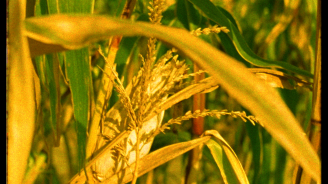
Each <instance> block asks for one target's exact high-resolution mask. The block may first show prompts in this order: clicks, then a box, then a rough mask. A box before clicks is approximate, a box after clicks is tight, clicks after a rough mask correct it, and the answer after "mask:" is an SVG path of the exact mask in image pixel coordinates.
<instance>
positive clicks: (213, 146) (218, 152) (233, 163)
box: [204, 130, 249, 184]
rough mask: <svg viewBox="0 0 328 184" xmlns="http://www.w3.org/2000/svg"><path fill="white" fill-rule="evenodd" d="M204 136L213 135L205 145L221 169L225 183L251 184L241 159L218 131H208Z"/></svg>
mask: <svg viewBox="0 0 328 184" xmlns="http://www.w3.org/2000/svg"><path fill="white" fill-rule="evenodd" d="M204 135H212V136H213V137H212V139H210V140H209V141H207V142H206V143H205V144H206V146H207V147H208V148H209V149H210V151H211V153H212V156H213V158H214V160H215V162H216V164H217V166H218V167H219V169H220V172H221V175H222V178H223V181H224V183H226V184H229V183H245V184H246V183H249V182H248V179H247V176H246V174H245V171H244V169H243V167H242V165H241V163H240V162H239V159H238V157H237V155H236V154H235V152H234V151H233V149H232V148H231V147H230V146H229V144H228V143H227V142H226V141H225V140H224V139H223V137H222V136H221V135H220V134H219V133H218V132H217V131H216V130H208V131H206V132H205V133H204Z"/></svg>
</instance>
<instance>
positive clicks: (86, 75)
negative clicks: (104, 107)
mask: <svg viewBox="0 0 328 184" xmlns="http://www.w3.org/2000/svg"><path fill="white" fill-rule="evenodd" d="M64 55H65V59H66V61H65V68H66V71H67V78H68V80H69V86H70V89H71V94H72V101H73V109H74V117H75V128H76V131H77V139H78V155H79V164H80V165H79V169H80V168H81V167H82V165H83V163H84V158H85V144H86V127H87V124H88V112H89V97H90V95H89V87H90V85H91V73H90V66H89V53H88V49H87V48H84V49H79V50H74V51H67V52H65V54H64Z"/></svg>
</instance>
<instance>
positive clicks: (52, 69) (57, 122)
mask: <svg viewBox="0 0 328 184" xmlns="http://www.w3.org/2000/svg"><path fill="white" fill-rule="evenodd" d="M45 66H46V70H45V71H46V74H47V87H48V89H49V97H50V114H51V127H52V131H53V132H54V143H55V146H59V142H60V141H59V139H60V133H61V130H60V128H61V127H62V126H61V118H60V113H61V104H60V86H59V75H60V73H59V60H58V57H57V54H47V55H46V62H45Z"/></svg>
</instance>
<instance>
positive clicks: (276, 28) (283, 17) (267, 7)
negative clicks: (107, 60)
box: [26, 0, 317, 184]
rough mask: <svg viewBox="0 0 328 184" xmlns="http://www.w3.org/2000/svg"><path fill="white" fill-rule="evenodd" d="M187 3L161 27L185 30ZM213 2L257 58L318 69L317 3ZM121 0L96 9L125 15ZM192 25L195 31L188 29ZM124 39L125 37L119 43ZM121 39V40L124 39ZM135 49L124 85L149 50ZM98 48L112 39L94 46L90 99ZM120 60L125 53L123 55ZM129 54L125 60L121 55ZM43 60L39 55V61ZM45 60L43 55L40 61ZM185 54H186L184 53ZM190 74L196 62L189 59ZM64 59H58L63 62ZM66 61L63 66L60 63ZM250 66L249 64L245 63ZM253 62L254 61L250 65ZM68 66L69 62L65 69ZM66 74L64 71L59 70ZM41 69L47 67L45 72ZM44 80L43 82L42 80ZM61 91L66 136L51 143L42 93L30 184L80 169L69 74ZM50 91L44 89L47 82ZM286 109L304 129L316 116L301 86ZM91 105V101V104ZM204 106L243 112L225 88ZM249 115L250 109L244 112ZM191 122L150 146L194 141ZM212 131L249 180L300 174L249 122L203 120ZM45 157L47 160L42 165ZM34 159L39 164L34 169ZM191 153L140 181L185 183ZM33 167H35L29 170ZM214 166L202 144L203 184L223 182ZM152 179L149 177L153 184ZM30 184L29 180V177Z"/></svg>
mask: <svg viewBox="0 0 328 184" xmlns="http://www.w3.org/2000/svg"><path fill="white" fill-rule="evenodd" d="M46 2H47V1H46V0H36V14H37V15H38V14H39V15H43V14H47V13H49V12H41V10H42V6H46V5H45V3H46ZM186 2H187V1H184V0H166V5H167V9H166V11H164V13H163V16H164V17H163V21H162V24H164V25H169V26H174V27H180V28H183V27H185V25H183V22H181V20H182V19H183V16H182V17H181V15H179V13H180V12H181V9H179V6H180V5H179V3H182V4H183V3H186ZM212 2H213V3H214V4H215V5H217V6H221V7H222V8H224V9H225V10H227V11H228V12H229V13H230V14H231V15H232V16H233V18H234V19H235V20H236V23H237V25H238V28H239V30H240V31H241V33H242V35H243V37H244V38H245V40H246V42H247V44H248V45H249V47H250V48H251V49H252V50H253V51H254V52H255V53H256V54H257V55H258V56H260V57H262V58H264V59H269V60H278V61H285V62H288V63H291V64H293V65H295V66H297V67H299V68H301V69H304V70H307V71H311V73H313V71H314V68H313V66H314V60H315V37H316V35H315V33H316V7H317V5H316V1H311V0H213V1H212ZM124 3H125V1H124V0H96V1H95V10H94V13H95V14H105V15H109V16H116V17H119V16H120V13H121V12H120V10H122V8H123V6H124ZM147 6H148V2H147V1H140V0H139V1H137V3H136V7H135V10H134V13H132V16H131V19H133V20H142V21H147V16H146V15H147V13H148V9H147ZM197 17H198V18H199V19H200V20H199V21H198V25H195V26H196V27H202V28H204V27H207V26H208V24H209V21H208V20H205V19H204V18H202V17H201V15H196V18H197ZM191 29H192V28H190V30H191ZM201 38H202V39H204V40H206V41H208V42H210V43H211V44H212V45H214V46H215V47H217V48H218V49H220V50H223V51H224V48H223V46H222V43H221V41H220V39H218V38H217V37H215V36H213V35H208V36H202V37H201ZM122 42H123V40H122ZM122 42H121V44H122ZM126 42H128V43H130V47H129V48H131V49H130V50H129V51H127V52H128V54H127V56H129V59H128V61H127V62H126V60H122V61H118V60H117V61H118V63H117V70H118V73H119V75H120V76H121V77H124V84H125V85H127V83H128V82H129V81H131V79H132V77H133V75H134V74H136V72H137V71H138V70H139V68H140V65H141V61H140V58H139V57H138V55H139V53H140V54H142V55H145V52H146V45H147V39H146V38H144V37H141V38H135V39H134V40H132V41H131V40H130V41H126ZM99 46H100V47H101V48H102V50H103V51H104V53H108V41H101V42H98V43H97V44H94V45H92V46H91V47H90V49H89V50H90V58H91V68H92V70H91V71H92V73H91V75H92V80H93V91H94V94H93V98H94V99H96V97H97V91H98V89H99V85H100V80H101V75H102V72H101V70H100V69H99V68H98V67H97V65H98V66H100V67H103V66H104V60H103V58H102V57H100V55H99V53H98V51H97V49H98V47H99ZM157 48H158V54H157V56H158V57H160V56H161V55H162V54H163V53H165V51H166V50H167V49H168V48H166V46H164V45H163V44H161V43H159V44H158V45H157ZM122 57H123V56H122ZM123 58H124V57H123ZM36 59H38V58H36ZM39 59H40V58H39ZM182 59H183V58H182ZM186 60H187V63H189V64H190V68H191V70H190V71H192V68H193V65H192V62H191V61H189V60H188V59H186ZM59 61H60V62H62V60H61V59H59ZM61 65H63V63H61ZM248 66H249V65H248ZM249 67H252V66H249ZM62 68H63V69H65V67H64V66H63V67H62ZM61 72H62V74H63V75H61V76H65V71H61ZM40 73H43V72H40ZM40 79H41V81H43V82H46V77H45V76H40ZM44 85H45V84H44ZM60 86H61V88H60V93H61V104H62V110H63V113H62V122H63V125H62V133H63V134H62V136H61V139H60V140H61V142H60V146H59V147H53V146H51V145H52V144H54V143H53V142H52V140H53V138H52V137H51V134H50V133H49V132H50V131H51V127H47V126H44V125H48V124H47V123H41V122H47V121H50V118H51V116H50V105H49V104H50V103H49V97H48V96H49V92H47V91H46V90H44V91H42V106H43V107H45V108H43V110H42V112H41V113H39V116H40V117H39V119H38V120H39V121H38V122H39V123H38V124H37V128H36V129H35V131H36V133H35V138H34V143H33V147H32V152H31V157H30V160H29V166H30V167H29V168H28V171H27V173H26V175H27V176H29V178H34V179H35V181H34V180H33V179H31V182H32V183H33V181H34V183H67V182H68V181H69V179H70V178H71V177H72V176H73V175H75V174H76V173H77V172H78V160H77V156H76V155H77V143H76V142H77V136H76V132H75V131H76V130H75V128H74V123H73V122H74V118H73V109H72V104H71V100H70V98H71V97H70V90H69V88H68V86H67V84H66V82H65V78H64V77H60ZM44 89H47V87H44ZM278 90H279V92H280V94H281V96H282V97H283V99H284V100H285V102H286V104H287V105H288V107H289V108H290V109H291V111H292V112H293V113H294V115H295V117H296V118H297V120H298V121H299V122H300V123H301V125H302V127H303V129H304V131H305V132H307V127H308V123H309V122H310V118H311V107H312V106H311V102H312V101H311V98H312V93H311V91H310V90H309V89H306V88H301V87H298V88H297V89H295V90H287V89H278ZM117 100H118V97H117V93H116V92H115V91H113V95H112V97H111V99H110V102H109V105H108V108H110V107H112V106H113V104H114V103H115V102H116V101H117ZM92 105H94V104H91V106H92ZM191 107H192V99H191V98H190V99H187V100H184V101H183V102H181V103H179V104H176V105H175V106H173V107H172V108H171V109H169V110H167V111H166V113H165V117H164V120H163V121H164V122H166V121H168V120H169V119H171V118H172V117H177V116H181V115H183V114H184V113H185V112H187V111H188V110H191ZM205 107H206V109H218V110H223V109H227V110H228V111H246V110H245V109H244V108H243V107H242V106H240V105H239V104H238V103H237V102H236V101H235V100H234V99H232V98H230V97H229V95H227V93H226V92H225V91H224V90H222V89H221V88H218V89H216V90H214V91H213V92H211V93H208V94H206V106H205ZM246 113H247V114H249V112H247V111H246ZM191 129H192V121H185V122H183V123H182V125H180V126H178V125H174V126H173V127H172V128H171V130H168V131H166V132H165V134H160V135H158V136H157V137H156V138H155V140H154V143H153V146H152V150H155V149H158V148H160V147H164V146H166V145H169V144H173V143H177V142H181V141H187V140H190V139H192V137H193V135H192V131H191ZM209 129H215V130H217V131H219V132H220V134H221V135H222V136H223V137H224V138H225V139H226V141H227V142H228V143H229V144H230V146H231V147H232V148H233V149H234V151H235V152H236V154H237V156H238V158H239V159H240V162H241V163H242V165H243V167H244V169H245V171H246V174H247V175H248V178H249V181H250V183H253V184H255V183H266V184H273V183H275V184H283V183H286V184H287V183H292V180H293V176H295V174H296V173H295V172H296V171H295V169H296V164H295V162H294V161H293V159H292V158H291V157H290V156H288V154H286V152H285V150H284V149H283V148H282V147H281V146H280V145H279V144H278V143H277V142H276V141H275V140H274V139H272V137H271V136H270V134H269V133H268V132H267V131H266V130H265V129H263V128H262V127H260V126H259V125H255V126H253V125H252V124H251V123H250V122H246V123H244V122H243V121H242V120H241V119H239V118H232V117H230V116H226V117H225V116H222V118H221V119H219V120H218V119H215V118H211V117H206V118H205V130H209ZM40 159H41V160H47V161H46V162H42V161H40ZM37 163H39V164H40V165H39V166H38V168H39V169H35V168H36V167H35V166H36V165H37ZM187 164H188V154H184V155H182V156H180V157H177V158H176V159H173V160H172V161H170V162H168V163H166V164H164V165H162V166H160V167H158V168H156V169H154V170H153V171H151V172H150V173H148V174H145V175H144V176H141V177H140V178H139V179H138V183H182V182H183V181H184V177H185V172H186V167H187ZM32 166H33V167H32ZM219 172H220V171H219V169H218V167H217V166H216V164H215V162H214V161H213V158H212V157H211V155H210V153H209V150H208V149H207V148H204V149H203V156H202V158H201V161H200V169H199V171H198V173H197V181H198V182H199V183H208V184H210V183H213V184H214V183H215V184H217V183H223V181H222V179H221V176H220V174H219ZM149 181H152V182H149ZM27 183H28V181H27Z"/></svg>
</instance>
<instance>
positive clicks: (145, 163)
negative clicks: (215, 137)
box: [105, 136, 211, 183]
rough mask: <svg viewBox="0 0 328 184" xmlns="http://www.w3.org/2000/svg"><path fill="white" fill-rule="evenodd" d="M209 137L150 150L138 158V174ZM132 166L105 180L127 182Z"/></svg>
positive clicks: (151, 168)
mask: <svg viewBox="0 0 328 184" xmlns="http://www.w3.org/2000/svg"><path fill="white" fill-rule="evenodd" d="M210 138H211V137H210V136H204V137H201V138H198V139H194V140H191V141H187V142H182V143H176V144H173V145H170V146H166V147H164V148H161V149H158V150H156V151H154V152H151V153H150V154H148V155H147V156H145V157H143V158H142V159H140V161H139V166H138V174H139V176H141V175H143V174H145V173H147V172H149V171H150V170H153V169H154V168H156V167H158V166H160V165H162V164H164V163H166V162H168V161H169V160H172V159H174V158H176V157H177V156H179V155H181V154H183V153H185V152H187V151H189V150H191V149H193V148H195V147H196V146H199V145H201V144H203V143H204V142H206V141H208V140H209V139H210ZM134 168H135V166H134V164H132V165H131V166H129V167H127V168H126V169H124V170H123V171H120V173H118V174H116V175H113V176H112V177H110V178H108V179H107V180H106V181H105V182H107V183H127V182H129V181H131V180H132V175H133V170H134ZM121 173H124V178H120V176H121V175H122V174H121Z"/></svg>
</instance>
